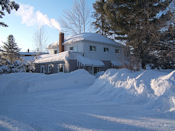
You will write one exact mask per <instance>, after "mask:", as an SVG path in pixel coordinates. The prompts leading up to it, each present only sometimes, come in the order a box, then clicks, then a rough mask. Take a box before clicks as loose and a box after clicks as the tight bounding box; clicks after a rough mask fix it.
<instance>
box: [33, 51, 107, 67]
mask: <svg viewBox="0 0 175 131" xmlns="http://www.w3.org/2000/svg"><path fill="white" fill-rule="evenodd" d="M67 59H72V60H77V61H78V62H79V63H81V64H82V65H84V66H98V67H99V66H104V63H103V62H102V61H100V60H97V59H90V58H87V57H84V56H82V55H81V54H80V53H77V52H71V51H65V52H61V53H59V54H46V55H41V56H39V58H38V59H36V60H35V61H34V63H49V62H56V61H65V60H67Z"/></svg>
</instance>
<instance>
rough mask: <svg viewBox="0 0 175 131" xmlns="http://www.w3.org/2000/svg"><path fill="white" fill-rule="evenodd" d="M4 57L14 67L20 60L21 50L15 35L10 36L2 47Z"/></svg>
mask: <svg viewBox="0 0 175 131" xmlns="http://www.w3.org/2000/svg"><path fill="white" fill-rule="evenodd" d="M2 50H3V57H4V58H5V59H6V60H8V61H9V62H10V64H11V65H12V64H13V63H14V62H15V61H16V60H17V59H19V51H20V49H19V48H18V46H17V43H15V38H14V36H13V35H9V36H8V38H7V42H4V45H3V46H2Z"/></svg>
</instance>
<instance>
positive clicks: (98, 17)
mask: <svg viewBox="0 0 175 131" xmlns="http://www.w3.org/2000/svg"><path fill="white" fill-rule="evenodd" d="M104 5H105V0H99V1H96V3H94V4H93V8H94V9H95V12H94V13H93V18H95V21H94V22H93V25H94V26H95V29H96V30H97V31H96V32H97V33H99V34H102V35H107V34H108V32H109V27H108V25H109V24H108V23H107V22H106V20H105V12H104Z"/></svg>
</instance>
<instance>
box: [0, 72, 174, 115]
mask: <svg viewBox="0 0 175 131" xmlns="http://www.w3.org/2000/svg"><path fill="white" fill-rule="evenodd" d="M0 83H1V84H0V95H10V94H20V93H21V94H24V93H33V92H39V91H46V92H47V91H50V90H54V91H61V90H62V89H66V90H71V89H73V88H77V89H82V88H84V90H83V91H84V93H85V94H89V96H91V95H94V96H95V99H93V100H94V101H97V102H99V101H103V102H104V101H107V102H115V103H119V104H120V103H121V104H123V103H125V104H130V105H143V106H145V108H146V109H154V110H158V111H163V112H165V111H168V112H175V71H172V72H165V71H164V72H163V71H157V70H145V71H140V72H131V71H129V70H127V69H120V70H116V69H109V70H107V71H106V72H101V74H100V73H99V74H98V75H97V76H96V78H95V76H92V75H90V74H89V73H88V72H87V71H85V70H77V71H74V72H71V73H58V74H52V75H45V74H34V73H33V74H32V73H14V74H3V75H0ZM86 87H87V88H86ZM57 89H59V90H57ZM60 89H61V90H60ZM89 99H91V98H89Z"/></svg>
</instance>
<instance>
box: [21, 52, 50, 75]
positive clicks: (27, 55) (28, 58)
mask: <svg viewBox="0 0 175 131" xmlns="http://www.w3.org/2000/svg"><path fill="white" fill-rule="evenodd" d="M41 54H42V55H43V54H47V53H45V52H30V51H29V49H28V50H27V52H19V56H20V58H21V60H22V62H23V63H24V65H25V68H26V71H27V72H28V71H31V70H32V68H33V65H32V63H33V62H34V61H35V59H36V58H37V57H38V56H39V55H41Z"/></svg>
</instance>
